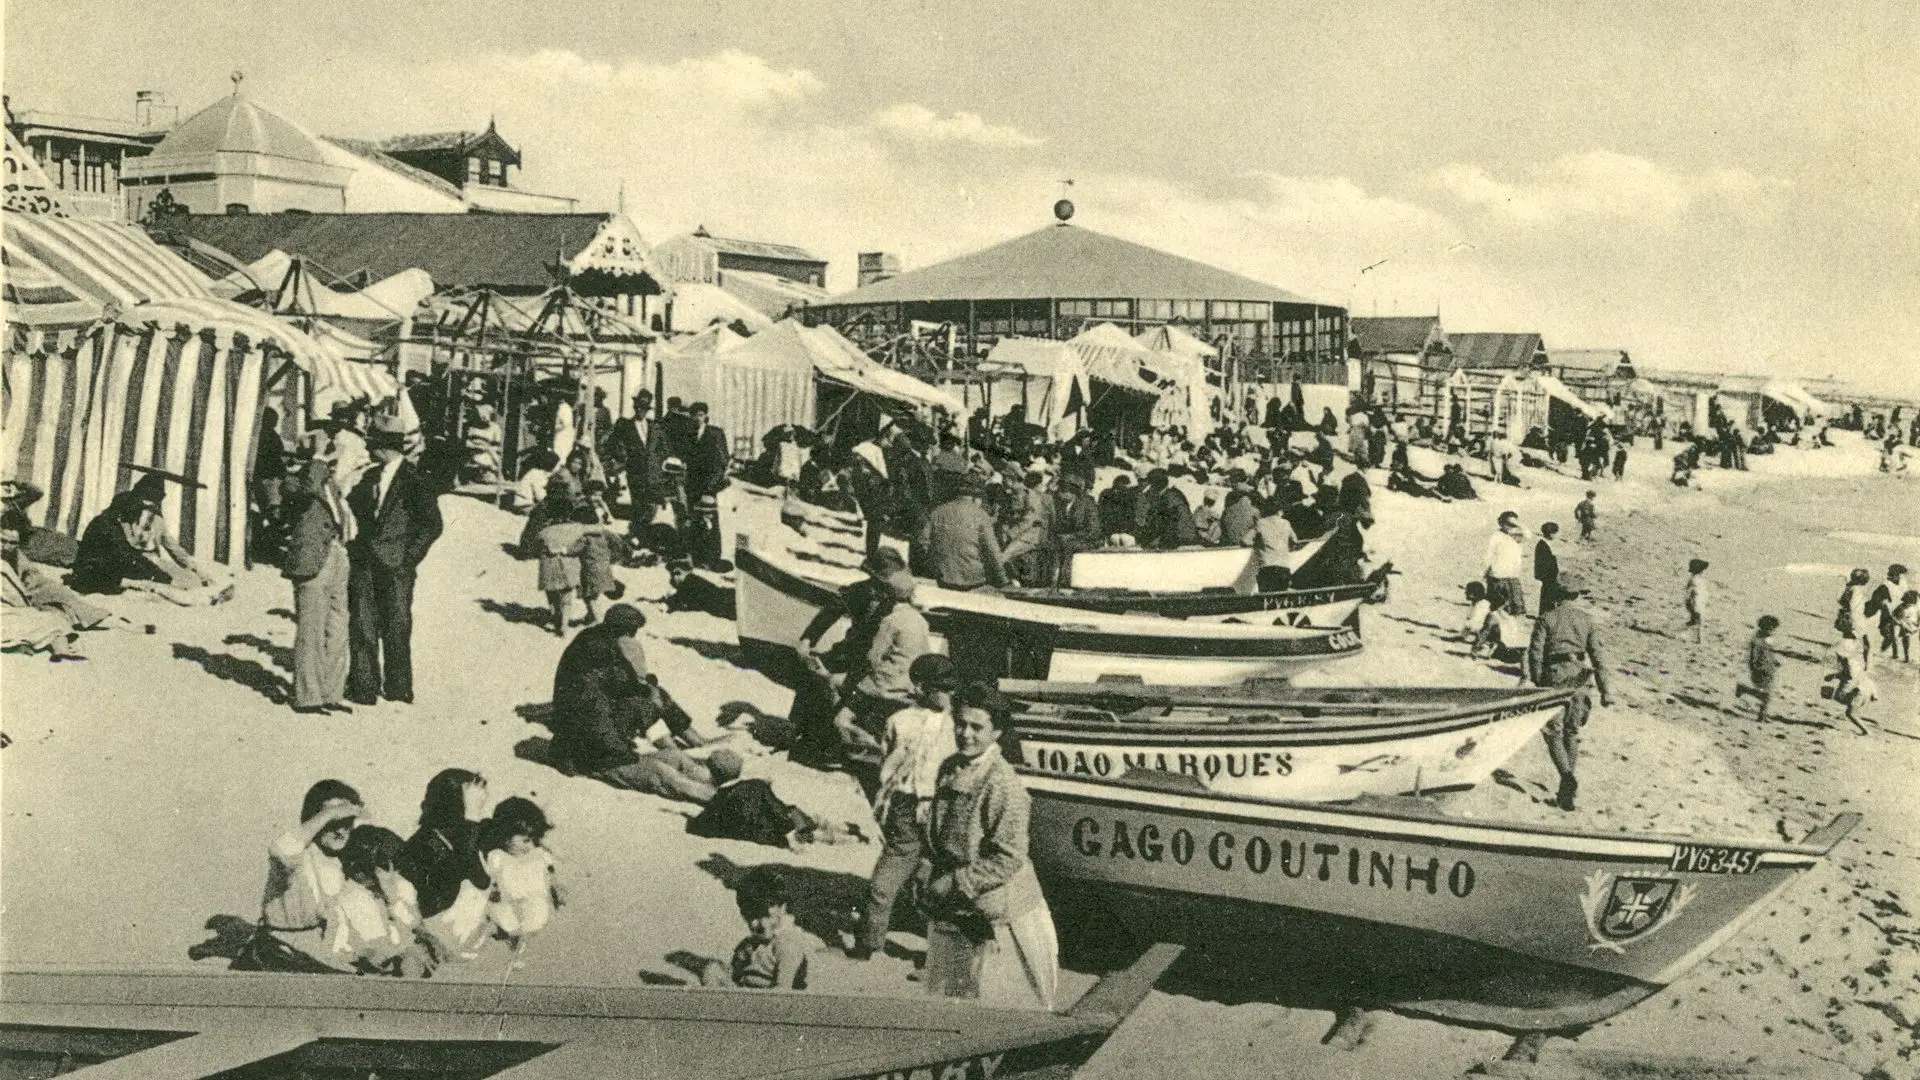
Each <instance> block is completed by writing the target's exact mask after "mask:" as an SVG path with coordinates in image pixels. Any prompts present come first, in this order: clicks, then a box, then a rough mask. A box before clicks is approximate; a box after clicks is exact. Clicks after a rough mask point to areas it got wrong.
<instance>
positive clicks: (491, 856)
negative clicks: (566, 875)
mask: <svg viewBox="0 0 1920 1080" xmlns="http://www.w3.org/2000/svg"><path fill="white" fill-rule="evenodd" d="M552 829H553V826H552V824H551V823H549V822H548V821H547V815H546V814H545V813H543V812H542V811H541V809H540V807H539V806H538V805H537V804H535V803H534V802H533V800H531V799H523V798H520V797H519V796H517V795H516V796H513V797H511V798H506V799H501V800H500V805H498V806H496V807H494V808H493V816H492V817H490V818H488V819H487V824H486V827H485V828H484V830H483V832H484V833H485V838H484V839H483V840H482V843H481V846H482V848H483V850H485V852H486V858H485V861H486V867H487V873H488V874H489V875H491V876H492V878H493V892H492V895H491V896H490V897H489V902H488V904H487V917H488V918H490V919H492V920H493V925H494V926H495V927H497V928H498V930H499V932H500V933H501V934H503V935H505V936H506V938H507V941H508V942H510V943H511V944H512V945H513V948H514V951H515V952H518V951H520V949H521V948H522V947H524V946H525V944H526V940H527V938H528V937H530V936H532V935H533V934H537V933H539V932H540V931H541V930H544V929H545V928H546V925H547V923H548V922H549V921H551V920H552V918H553V910H554V909H555V908H557V907H559V906H560V904H561V899H562V895H561V891H560V886H559V883H558V882H556V881H555V880H554V868H553V855H552V853H550V852H549V851H547V849H546V848H545V847H544V846H542V841H544V840H545V839H546V836H547V833H548V832H550V831H552Z"/></svg>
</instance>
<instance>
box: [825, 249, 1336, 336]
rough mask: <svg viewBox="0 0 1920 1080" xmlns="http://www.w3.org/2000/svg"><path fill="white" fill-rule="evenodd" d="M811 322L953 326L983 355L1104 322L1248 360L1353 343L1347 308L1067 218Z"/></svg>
mask: <svg viewBox="0 0 1920 1080" xmlns="http://www.w3.org/2000/svg"><path fill="white" fill-rule="evenodd" d="M1069 213H1070V211H1069ZM807 317H808V320H809V321H811V322H816V323H828V324H831V325H834V326H837V327H839V328H840V329H841V330H842V331H843V332H844V333H846V334H847V335H848V336H850V337H853V338H855V339H856V340H860V341H862V343H863V344H877V343H878V342H880V341H882V340H886V339H888V338H891V337H893V336H895V335H900V334H905V333H907V332H908V330H909V328H910V327H911V325H912V324H913V323H915V322H922V323H944V324H948V325H951V326H952V327H953V328H954V330H955V335H954V337H955V344H956V351H957V352H965V353H967V354H969V355H973V356H981V355H984V354H985V352H986V351H987V349H989V348H990V347H991V346H992V345H993V343H994V342H996V341H998V340H1000V339H1001V338H1004V337H1011V336H1019V337H1037V338H1055V339H1065V338H1071V337H1073V336H1074V335H1076V334H1078V333H1080V332H1081V331H1082V330H1084V329H1085V328H1087V327H1088V326H1091V325H1094V324H1097V323H1103V322H1110V323H1115V324H1118V325H1120V326H1122V327H1124V328H1126V329H1127V330H1129V331H1131V332H1135V333H1138V332H1140V331H1142V330H1146V329H1150V328H1152V327H1155V326H1163V325H1175V326H1178V327H1181V328H1182V329H1184V330H1185V331H1186V332H1188V333H1190V334H1192V335H1194V336H1196V337H1198V338H1201V339H1203V340H1205V341H1207V342H1210V343H1212V344H1214V345H1215V346H1216V347H1219V348H1220V350H1221V352H1222V354H1223V355H1225V356H1229V357H1240V358H1255V357H1266V358H1274V359H1290V360H1295V361H1311V360H1321V361H1327V362H1331V361H1333V360H1336V359H1340V358H1343V357H1344V355H1345V353H1344V350H1345V344H1346V337H1347V326H1346V319H1347V313H1346V310H1345V309H1344V308H1342V307H1339V306H1336V305H1332V304H1322V303H1317V302H1315V301H1313V300H1310V299H1307V298H1306V297H1303V296H1299V295H1296V294H1294V293H1291V292H1288V291H1286V290H1285V289H1280V288H1276V287H1274V286H1272V285H1268V284H1265V283H1263V282H1259V281H1254V280H1253V279H1251V278H1246V277H1242V276H1240V275H1239V274H1235V273H1232V272H1230V271H1226V270H1222V269H1220V268H1218V267H1215V266H1209V265H1207V264H1206V263H1202V262H1197V261H1195V260H1193V259H1188V258H1183V257H1181V256H1179V255H1173V254H1169V253H1168V252H1165V251H1160V250H1157V249H1155V248H1150V247H1147V246H1145V245H1143V244H1135V243H1132V242H1130V241H1126V240H1121V239H1118V238H1116V237H1112V236H1107V235H1105V234H1103V233H1098V232H1094V231H1093V230H1091V229H1085V228H1082V227H1080V226H1077V225H1070V224H1067V223H1066V222H1065V221H1064V220H1063V221H1061V222H1060V223H1059V224H1056V225H1050V226H1047V227H1046V228H1042V229H1038V230H1036V231H1034V232H1030V233H1027V234H1025V235H1024V236H1016V237H1014V238H1013V239H1011V240H1007V241H1004V242H1002V243H999V244H995V245H994V246H992V247H989V248H986V249H984V250H981V251H976V252H973V253H972V254H969V255H962V256H959V257H957V258H953V259H949V260H947V261H945V262H941V263H936V264H934V265H932V266H928V267H925V268H922V269H919V270H914V271H910V272H908V273H904V274H900V275H898V276H895V277H890V278H886V279H884V280H881V281H877V282H874V283H872V284H870V285H867V286H865V287H863V288H859V289H855V290H853V291H852V292H848V293H842V294H840V295H837V296H834V297H831V298H829V299H828V300H826V301H824V302H823V303H820V304H816V305H813V306H812V307H810V308H809V309H808V310H807ZM962 344H964V349H963V348H961V345H962Z"/></svg>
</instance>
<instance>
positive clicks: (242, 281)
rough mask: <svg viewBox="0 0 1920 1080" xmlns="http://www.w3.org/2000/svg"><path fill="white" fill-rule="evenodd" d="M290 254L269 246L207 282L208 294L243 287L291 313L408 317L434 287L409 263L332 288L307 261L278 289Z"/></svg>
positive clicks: (237, 292) (238, 291) (229, 294)
mask: <svg viewBox="0 0 1920 1080" xmlns="http://www.w3.org/2000/svg"><path fill="white" fill-rule="evenodd" d="M293 268H294V259H293V256H291V255H288V254H287V253H286V252H284V251H281V250H280V249H279V248H274V249H273V250H272V251H269V252H267V253H266V254H265V255H262V256H261V257H260V258H258V259H256V260H254V261H253V262H252V263H250V264H248V265H247V266H245V267H242V268H241V269H239V270H235V271H234V272H233V273H231V274H228V275H227V276H226V277H223V278H221V279H220V280H218V281H216V282H214V283H213V286H212V290H213V293H214V295H216V296H222V297H226V298H228V299H233V298H235V297H239V296H243V295H245V294H247V293H249V292H260V293H264V294H266V295H267V296H269V297H275V298H276V300H277V305H276V306H275V308H274V310H275V311H279V312H283V313H286V314H294V315H324V316H330V317H333V318H342V319H361V320H365V321H371V322H394V321H397V320H400V319H406V318H411V317H412V316H413V313H414V311H415V310H416V309H418V308H419V306H420V303H421V301H423V300H425V299H426V298H427V297H429V296H432V295H433V293H434V284H433V277H432V275H430V274H428V273H427V272H426V271H425V270H421V269H419V268H417V267H416V268H412V269H407V270H402V271H400V272H399V273H397V274H391V275H389V276H387V277H384V278H381V279H380V280H379V281H376V282H374V283H373V284H371V285H368V286H367V287H366V288H364V289H337V288H333V287H331V286H329V285H327V284H326V283H324V282H322V281H319V280H317V279H316V278H315V275H314V272H313V269H312V267H311V266H302V267H301V268H300V272H299V273H297V274H295V275H294V278H293V288H292V289H291V290H289V291H288V292H287V293H286V294H285V295H281V289H282V286H284V285H285V284H286V283H287V274H288V271H289V270H292V269H293Z"/></svg>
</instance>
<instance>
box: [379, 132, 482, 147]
mask: <svg viewBox="0 0 1920 1080" xmlns="http://www.w3.org/2000/svg"><path fill="white" fill-rule="evenodd" d="M479 137H480V133H479V132H477V131H430V132H427V133H426V134H424V135H394V136H392V137H390V138H385V139H381V140H380V141H379V143H378V145H379V147H380V149H382V150H401V151H405V150H459V149H462V148H464V147H465V146H466V145H467V144H468V143H470V142H472V141H474V140H475V139H478V138H479Z"/></svg>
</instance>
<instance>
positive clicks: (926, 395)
mask: <svg viewBox="0 0 1920 1080" xmlns="http://www.w3.org/2000/svg"><path fill="white" fill-rule="evenodd" d="M787 326H790V327H792V328H793V331H794V332H795V333H796V334H798V335H799V336H800V338H801V339H802V340H803V342H804V343H805V344H806V347H807V349H808V351H809V353H810V355H811V357H812V360H813V366H814V369H815V370H816V371H818V372H819V373H820V374H821V375H823V376H825V377H827V378H829V379H832V380H834V381H835V382H839V383H844V384H846V385H847V386H850V387H852V388H853V389H855V390H858V391H860V392H862V393H867V394H873V395H876V396H878V397H884V398H887V399H889V400H892V401H899V402H904V403H906V404H908V405H912V406H914V407H915V408H920V409H930V408H933V407H934V406H939V407H940V408H942V409H945V410H947V412H948V413H950V414H952V415H954V416H962V415H965V412H966V405H965V403H963V402H962V401H961V400H960V398H959V396H958V395H956V394H954V393H952V392H951V391H947V390H942V389H940V388H939V387H937V386H932V385H929V384H927V383H924V382H921V381H920V380H919V379H916V378H914V377H913V376H911V375H909V374H907V373H906V372H904V371H897V370H895V369H893V368H890V367H887V366H885V365H884V364H881V363H879V362H878V361H875V360H873V359H872V358H870V357H868V356H867V354H866V353H864V352H861V351H860V347H859V346H857V345H855V344H854V343H853V342H851V341H848V340H847V339H846V338H845V337H844V336H843V335H842V334H841V333H840V331H838V330H835V329H834V328H833V327H831V326H815V327H802V326H801V325H800V324H799V322H797V321H796V320H793V319H783V320H781V321H780V322H778V323H776V324H774V328H773V331H768V333H772V332H774V331H778V330H779V329H780V328H781V327H787ZM762 336H764V335H762V334H756V335H754V337H753V340H755V341H758V340H759V339H760V338H761V337H762Z"/></svg>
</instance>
